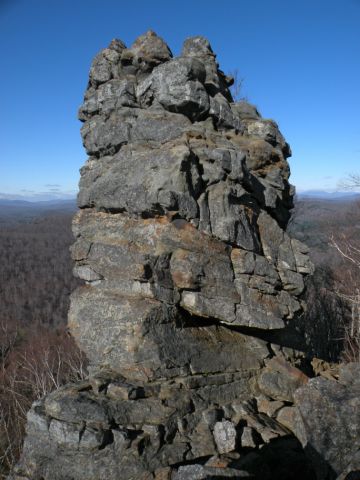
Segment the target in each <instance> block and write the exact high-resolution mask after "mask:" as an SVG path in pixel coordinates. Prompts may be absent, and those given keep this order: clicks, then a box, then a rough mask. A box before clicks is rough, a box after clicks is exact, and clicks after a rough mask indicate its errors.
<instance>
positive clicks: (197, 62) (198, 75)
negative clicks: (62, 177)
mask: <svg viewBox="0 0 360 480" xmlns="http://www.w3.org/2000/svg"><path fill="white" fill-rule="evenodd" d="M231 82H232V79H231V78H229V77H227V76H226V75H224V73H223V72H222V71H221V70H219V68H218V64H217V63H216V57H215V54H214V53H213V51H212V49H211V47H210V44H209V42H208V41H207V40H206V39H204V38H202V37H194V38H190V39H188V40H186V41H185V43H184V46H183V51H182V54H181V56H179V57H176V58H173V56H172V53H171V51H170V49H169V48H168V46H167V45H166V44H165V43H164V41H163V40H162V39H161V38H159V37H158V36H157V35H156V34H154V33H153V32H148V33H146V34H145V35H143V36H141V37H139V38H138V39H137V40H136V41H135V43H134V44H133V45H132V46H131V48H126V46H125V45H124V44H123V43H122V42H121V41H119V40H113V41H112V42H111V43H110V45H109V47H108V48H106V49H104V50H102V51H101V52H100V53H99V54H98V55H97V56H96V57H95V59H94V61H93V64H92V66H91V70H90V78H89V84H88V88H87V90H86V93H85V100H84V103H83V105H82V107H81V108H80V112H79V116H80V119H81V121H83V122H84V124H83V127H82V137H83V142H84V146H85V149H86V151H87V153H88V155H89V159H88V160H87V162H86V164H85V166H84V167H83V168H82V169H81V180H80V193H79V197H78V204H79V208H80V210H79V213H78V214H77V215H76V217H75V219H74V222H73V229H74V234H75V237H76V242H75V244H74V245H73V247H72V255H73V258H74V260H75V264H76V265H75V274H76V275H77V276H79V277H80V278H81V279H83V280H84V285H83V286H82V287H80V288H78V289H77V290H76V291H75V292H74V293H73V295H72V302H71V309H70V313H69V326H70V330H71V333H72V335H73V336H74V337H75V339H76V341H77V343H78V345H79V346H80V348H81V349H82V350H83V351H84V352H85V353H86V355H87V356H88V358H89V361H90V365H91V368H90V376H89V379H88V380H87V381H84V382H82V383H79V384H76V385H68V386H65V387H63V388H61V389H59V390H57V391H56V392H54V393H52V394H50V395H48V396H47V397H46V398H44V399H43V400H41V401H39V402H37V403H35V404H34V405H33V407H32V409H31V411H30V412H29V414H28V425H27V438H26V441H25V445H24V452H23V456H22V459H21V462H20V463H19V465H18V466H17V467H16V469H15V473H14V477H13V478H14V479H15V478H16V479H18V480H20V479H34V480H35V479H38V480H39V479H45V480H56V479H58V480H60V479H61V480H65V479H74V480H98V479H105V478H114V479H115V478H116V479H124V480H130V479H144V480H145V479H154V478H155V479H157V480H162V479H163V480H165V479H174V480H182V479H203V478H228V477H229V478H249V477H250V478H262V479H271V478H277V479H285V478H305V477H306V478H314V477H313V476H312V475H313V470H312V469H311V467H310V466H309V464H308V463H307V460H306V458H305V454H304V452H303V449H302V446H301V445H300V442H299V441H298V440H297V439H296V438H295V437H294V435H293V434H292V433H291V428H290V427H289V426H291V425H292V424H291V422H290V420H291V419H292V417H293V410H291V411H287V410H286V408H290V409H291V408H293V407H290V405H291V404H292V402H293V401H294V396H295V397H296V390H297V389H298V388H299V387H302V388H305V389H306V388H307V387H304V385H306V383H307V382H308V377H307V376H306V375H305V374H304V373H302V372H301V371H300V370H299V369H298V368H297V366H299V362H300V361H301V354H300V353H299V352H296V351H294V350H292V349H291V348H289V347H294V345H295V343H296V342H295V343H293V344H292V343H291V341H290V340H289V341H287V343H286V345H285V344H281V341H280V340H279V339H281V338H285V337H284V335H285V334H282V333H281V332H285V333H286V335H288V338H290V337H291V338H295V337H296V329H295V328H293V325H295V323H296V319H297V318H298V316H299V315H300V314H301V313H302V311H303V308H304V306H303V304H302V302H301V300H300V295H301V293H302V291H303V289H304V277H306V275H308V274H309V273H311V272H312V265H311V263H310V261H309V258H308V256H307V252H308V250H307V248H306V246H305V245H303V244H302V243H300V242H299V241H297V240H295V239H292V238H290V237H289V235H288V234H287V233H286V231H285V229H286V224H287V221H288V219H289V211H290V209H291V207H292V196H293V189H292V187H291V186H290V184H289V182H288V177H289V166H288V163H287V160H286V159H287V157H289V155H290V148H289V145H288V144H287V143H286V141H285V140H284V138H283V136H282V135H281V133H280V131H279V129H278V127H277V125H276V123H275V122H273V121H271V120H265V119H263V118H262V117H261V116H260V114H259V113H258V111H257V110H256V108H255V107H253V106H251V105H249V104H248V103H246V102H240V103H234V102H233V100H232V97H231V92H230V90H229V87H230V85H231ZM289 332H290V333H289ZM297 341H298V343H299V342H300V344H301V341H302V340H301V338H300V339H299V338H298V339H297ZM285 347H286V348H285ZM281 412H283V413H282V416H281V415H280V414H281ZM279 415H280V417H279ZM277 417H279V418H277ZM289 417H291V419H290V420H289ZM279 419H280V420H279ZM274 459H275V460H274ZM289 475H290V476H289Z"/></svg>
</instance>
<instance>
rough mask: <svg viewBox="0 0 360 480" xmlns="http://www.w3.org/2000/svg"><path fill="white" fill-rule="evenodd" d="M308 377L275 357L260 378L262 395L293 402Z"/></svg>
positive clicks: (268, 363)
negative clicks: (297, 390)
mask: <svg viewBox="0 0 360 480" xmlns="http://www.w3.org/2000/svg"><path fill="white" fill-rule="evenodd" d="M308 380H309V379H308V377H307V376H306V375H305V374H304V373H303V372H301V371H300V370H299V369H297V368H295V367H293V366H292V365H290V364H289V363H288V362H286V360H284V359H283V358H281V357H274V358H272V359H271V360H270V361H268V362H267V366H266V368H265V369H264V370H263V371H262V372H261V374H260V376H259V378H258V386H259V389H260V391H261V392H262V393H264V394H265V395H267V396H269V397H270V398H272V399H274V400H284V401H288V402H292V401H293V400H294V393H295V391H296V389H297V388H299V387H302V386H303V385H305V384H306V383H307V382H308Z"/></svg>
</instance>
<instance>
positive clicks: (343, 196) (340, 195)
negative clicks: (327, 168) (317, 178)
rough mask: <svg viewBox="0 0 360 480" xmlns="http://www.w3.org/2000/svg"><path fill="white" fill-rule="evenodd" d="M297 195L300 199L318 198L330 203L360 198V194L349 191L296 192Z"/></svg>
mask: <svg viewBox="0 0 360 480" xmlns="http://www.w3.org/2000/svg"><path fill="white" fill-rule="evenodd" d="M296 195H297V197H298V198H300V199H304V198H317V199H322V200H330V201H338V200H341V201H353V200H356V199H357V198H360V192H347V191H342V192H340V191H335V192H327V191H324V190H304V191H300V192H296Z"/></svg>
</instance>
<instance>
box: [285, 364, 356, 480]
mask: <svg viewBox="0 0 360 480" xmlns="http://www.w3.org/2000/svg"><path fill="white" fill-rule="evenodd" d="M359 373H360V366H359V364H352V365H349V366H345V367H343V368H342V369H341V374H340V379H339V381H336V380H328V379H326V378H323V377H317V378H313V379H311V380H310V381H309V383H308V384H307V385H306V386H304V387H302V388H300V389H298V390H297V391H296V392H295V394H294V397H295V405H296V406H297V408H298V409H299V412H300V416H301V419H302V425H301V424H300V428H301V432H300V435H299V434H298V433H297V432H296V433H297V435H298V437H299V439H300V440H301V442H302V444H303V446H304V449H305V451H306V452H307V453H308V455H309V457H310V459H311V460H312V462H313V466H314V468H315V470H316V472H317V478H319V479H321V480H322V479H325V478H329V477H328V476H330V478H335V477H336V476H337V475H341V473H342V472H343V471H345V469H346V468H347V467H348V465H350V464H351V462H352V461H353V459H354V458H355V455H356V452H357V451H358V439H359V436H360V384H359ZM350 478H351V477H350Z"/></svg>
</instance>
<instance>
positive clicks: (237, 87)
mask: <svg viewBox="0 0 360 480" xmlns="http://www.w3.org/2000/svg"><path fill="white" fill-rule="evenodd" d="M230 76H231V77H232V78H233V79H234V83H233V84H232V86H231V87H230V91H231V95H232V97H233V99H234V101H235V102H239V101H240V100H242V99H243V98H242V97H241V90H242V87H243V85H244V79H243V78H242V77H240V74H239V70H238V69H235V70H233V71H232V72H230Z"/></svg>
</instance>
